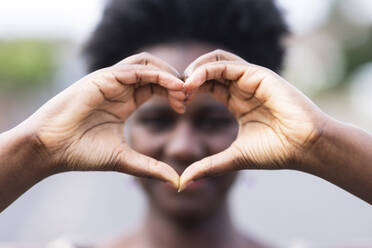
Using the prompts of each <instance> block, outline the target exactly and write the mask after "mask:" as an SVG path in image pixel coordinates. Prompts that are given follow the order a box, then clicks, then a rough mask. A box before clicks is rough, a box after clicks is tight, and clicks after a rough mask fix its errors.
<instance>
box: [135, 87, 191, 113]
mask: <svg viewBox="0 0 372 248" xmlns="http://www.w3.org/2000/svg"><path fill="white" fill-rule="evenodd" d="M153 95H159V96H165V97H167V98H168V101H169V104H170V106H171V107H172V108H173V109H174V110H175V111H176V112H177V113H184V112H185V104H184V99H185V94H183V93H182V92H179V91H171V90H166V89H165V88H163V87H161V86H159V85H155V84H148V85H145V86H142V87H140V88H138V89H136V91H135V92H134V99H135V102H136V108H138V107H139V106H141V105H142V104H143V103H145V102H146V101H147V100H148V99H150V98H151V97H152V96H153Z"/></svg>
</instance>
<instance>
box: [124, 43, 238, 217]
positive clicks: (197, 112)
mask: <svg viewBox="0 0 372 248" xmlns="http://www.w3.org/2000/svg"><path fill="white" fill-rule="evenodd" d="M214 49H215V47H212V46H208V45H205V44H199V43H188V44H174V45H163V46H154V47H150V48H148V49H146V51H147V52H149V53H151V54H153V55H155V56H157V57H159V58H161V59H163V60H165V61H166V62H168V63H169V64H170V65H172V66H173V67H175V68H176V69H177V70H178V71H179V72H180V73H182V72H183V71H184V70H185V69H186V67H187V66H188V65H189V64H190V63H191V62H192V61H193V60H195V59H196V58H197V57H199V56H200V55H203V54H205V53H207V52H210V51H212V50H214ZM129 131H130V144H131V146H132V147H133V148H134V149H135V150H136V151H138V152H141V153H142V154H145V155H148V156H150V157H153V158H155V159H158V160H160V161H163V162H165V163H167V164H169V165H170V166H172V167H173V168H174V169H175V170H176V171H177V172H178V173H179V174H180V175H181V174H182V172H183V171H184V170H185V168H186V167H187V166H189V165H190V164H192V163H193V162H195V161H198V160H200V159H202V158H204V157H206V156H209V155H212V154H215V153H218V152H220V151H222V150H224V149H225V148H227V147H228V146H229V145H230V144H231V143H232V142H233V141H234V139H235V137H236V135H237V131H238V125H237V122H236V121H235V119H234V117H233V116H232V115H231V114H230V112H229V111H228V110H227V109H226V108H225V106H224V105H223V104H221V103H219V102H217V101H216V100H215V99H214V98H213V97H211V96H210V95H207V94H200V95H197V96H196V97H195V99H194V100H193V101H192V103H190V104H189V105H188V106H187V110H186V113H185V114H182V115H180V114H177V113H176V112H175V111H174V110H172V109H171V107H170V106H169V104H168V101H167V99H166V98H165V97H160V96H155V97H153V98H151V99H150V100H149V101H148V102H146V103H145V104H144V105H143V106H141V107H140V108H139V109H138V110H137V111H136V112H135V113H134V114H133V115H132V116H131V119H130V121H129ZM234 179H235V174H234V173H231V174H227V175H223V176H218V177H213V178H207V179H201V180H198V181H197V182H195V183H193V184H192V185H190V186H189V187H188V188H187V189H186V190H185V191H183V192H181V193H177V191H176V190H175V189H174V188H171V186H169V185H167V184H165V183H163V182H160V181H157V180H152V179H140V183H141V184H142V186H143V188H144V190H145V193H146V194H147V196H148V199H149V203H150V204H152V206H153V207H156V208H157V209H158V210H160V211H162V212H164V213H166V214H167V215H173V216H175V217H176V216H177V217H190V216H193V217H194V218H195V217H203V216H205V215H208V214H211V213H213V211H214V210H216V209H218V207H219V206H221V205H222V203H224V202H225V201H226V194H227V192H228V189H229V188H230V187H231V185H232V183H233V181H234Z"/></svg>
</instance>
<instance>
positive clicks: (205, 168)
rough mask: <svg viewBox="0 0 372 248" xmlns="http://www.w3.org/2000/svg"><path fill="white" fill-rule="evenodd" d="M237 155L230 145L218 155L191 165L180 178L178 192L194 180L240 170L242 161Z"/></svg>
mask: <svg viewBox="0 0 372 248" xmlns="http://www.w3.org/2000/svg"><path fill="white" fill-rule="evenodd" d="M238 154H239V153H237V151H236V148H234V146H233V145H231V146H230V147H229V148H227V149H226V150H224V151H222V152H220V153H217V154H214V155H212V156H209V157H206V158H203V159H202V160H200V161H197V162H195V163H193V164H191V165H190V166H189V167H187V168H186V169H185V171H184V172H183V173H182V175H181V177H180V183H179V188H178V192H181V191H182V190H184V189H185V188H186V187H187V185H188V184H189V183H191V182H192V181H194V180H197V179H201V178H204V177H208V176H216V175H220V174H223V173H226V172H231V171H236V170H240V169H241V168H243V167H242V166H240V165H241V164H242V163H241V162H240V161H242V160H241V159H240V158H239V156H237V155H238Z"/></svg>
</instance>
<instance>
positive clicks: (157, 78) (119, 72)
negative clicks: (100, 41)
mask: <svg viewBox="0 0 372 248" xmlns="http://www.w3.org/2000/svg"><path fill="white" fill-rule="evenodd" d="M109 73H111V74H112V77H114V79H115V80H117V81H118V82H119V83H121V84H123V85H127V84H137V85H138V87H140V86H143V85H145V84H149V83H154V84H159V85H161V86H163V87H164V88H167V89H169V90H178V91H181V90H182V89H183V81H182V80H181V79H179V78H177V77H176V76H174V75H172V74H170V73H168V72H166V71H162V70H160V69H158V68H156V67H153V66H150V65H147V66H146V65H120V66H115V67H111V68H110V70H109Z"/></svg>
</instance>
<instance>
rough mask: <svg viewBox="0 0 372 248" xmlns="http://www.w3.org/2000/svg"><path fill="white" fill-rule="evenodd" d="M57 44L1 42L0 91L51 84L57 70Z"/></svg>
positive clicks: (24, 41)
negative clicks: (55, 57)
mask: <svg viewBox="0 0 372 248" xmlns="http://www.w3.org/2000/svg"><path fill="white" fill-rule="evenodd" d="M54 50H55V44H53V43H50V42H44V41H37V40H17V41H0V89H1V90H4V89H5V90H15V89H18V88H34V87H37V86H41V85H43V84H46V83H49V82H50V80H51V79H52V75H53V72H54V70H55V59H54V56H53V55H54V52H53V51H54Z"/></svg>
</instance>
